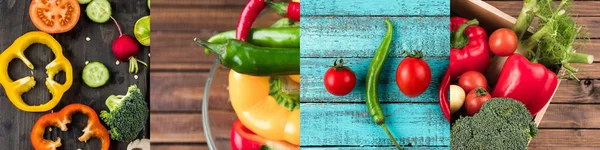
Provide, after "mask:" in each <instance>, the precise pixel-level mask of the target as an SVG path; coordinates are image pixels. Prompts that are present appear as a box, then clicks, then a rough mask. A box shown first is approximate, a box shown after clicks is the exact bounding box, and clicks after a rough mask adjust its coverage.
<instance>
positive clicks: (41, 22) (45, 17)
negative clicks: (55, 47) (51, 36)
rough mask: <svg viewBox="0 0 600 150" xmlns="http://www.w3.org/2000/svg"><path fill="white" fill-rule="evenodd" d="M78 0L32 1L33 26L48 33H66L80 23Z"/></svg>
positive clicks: (30, 14)
mask: <svg viewBox="0 0 600 150" xmlns="http://www.w3.org/2000/svg"><path fill="white" fill-rule="evenodd" d="M79 15H80V10H79V2H77V0H32V1H31V5H29V17H30V18H31V21H32V22H33V25H35V27H37V28H38V29H40V30H41V31H43V32H46V33H64V32H67V31H69V30H71V29H73V27H75V25H76V24H77V21H79Z"/></svg>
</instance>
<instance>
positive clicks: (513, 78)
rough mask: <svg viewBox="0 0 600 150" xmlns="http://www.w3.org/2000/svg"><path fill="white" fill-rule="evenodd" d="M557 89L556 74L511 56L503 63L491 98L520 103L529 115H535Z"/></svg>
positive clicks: (525, 59)
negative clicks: (501, 98) (506, 99)
mask: <svg viewBox="0 0 600 150" xmlns="http://www.w3.org/2000/svg"><path fill="white" fill-rule="evenodd" d="M557 87H558V78H557V77H556V74H554V73H553V72H552V71H550V70H548V69H547V68H546V67H544V66H543V65H541V64H535V63H530V62H529V61H528V60H527V58H525V57H523V56H521V55H519V54H513V55H511V56H509V57H508V59H507V60H506V63H504V68H502V71H501V72H500V77H499V78H498V83H496V87H495V88H494V91H493V92H492V97H507V98H512V99H515V100H518V101H521V102H522V103H523V104H525V106H527V109H528V110H529V112H531V115H535V114H537V113H538V112H539V111H540V110H541V109H542V108H543V107H544V106H545V105H546V104H548V102H550V98H552V95H553V94H554V92H555V91H556V88H557Z"/></svg>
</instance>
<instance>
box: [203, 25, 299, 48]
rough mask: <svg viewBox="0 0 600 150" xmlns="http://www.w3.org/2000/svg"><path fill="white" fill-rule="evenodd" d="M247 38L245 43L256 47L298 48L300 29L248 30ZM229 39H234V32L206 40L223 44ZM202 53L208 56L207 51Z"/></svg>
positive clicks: (227, 32)
mask: <svg viewBox="0 0 600 150" xmlns="http://www.w3.org/2000/svg"><path fill="white" fill-rule="evenodd" d="M247 38H248V39H247V40H248V41H247V42H249V43H252V44H254V45H256V46H262V47H282V48H299V47H300V28H298V27H287V28H254V29H251V30H250V33H249V34H248V37H247ZM229 39H235V30H231V31H226V32H222V33H219V34H216V35H213V36H212V37H211V38H210V39H208V42H209V43H224V42H226V41H227V40H229ZM204 52H206V54H210V52H209V51H208V49H205V50H204Z"/></svg>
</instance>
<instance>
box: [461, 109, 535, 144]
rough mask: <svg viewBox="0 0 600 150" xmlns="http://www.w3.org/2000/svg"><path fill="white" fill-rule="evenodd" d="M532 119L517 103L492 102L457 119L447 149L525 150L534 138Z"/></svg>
mask: <svg viewBox="0 0 600 150" xmlns="http://www.w3.org/2000/svg"><path fill="white" fill-rule="evenodd" d="M532 119H533V117H532V116H531V114H530V113H529V111H528V110H527V108H525V105H523V104H522V103H521V102H519V101H516V100H513V99H510V98H492V99H490V100H488V101H487V102H485V103H484V104H483V106H482V107H481V110H480V111H479V113H477V114H475V116H473V117H461V118H459V119H458V120H457V121H456V122H455V123H454V125H453V126H452V130H451V136H450V143H451V144H450V145H451V149H453V150H454V149H457V150H488V149H527V143H528V142H529V141H530V140H531V139H532V138H533V137H535V136H536V134H537V127H536V125H535V123H534V122H533V121H532Z"/></svg>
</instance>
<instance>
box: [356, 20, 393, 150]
mask: <svg viewBox="0 0 600 150" xmlns="http://www.w3.org/2000/svg"><path fill="white" fill-rule="evenodd" d="M385 23H386V24H387V32H386V33H385V36H384V37H383V41H381V45H379V48H377V51H376V52H375V56H374V57H373V60H371V65H369V71H368V72H367V78H366V80H367V81H366V82H367V83H366V84H367V85H366V88H365V93H366V96H367V100H366V102H367V110H368V111H369V114H371V117H372V118H373V121H375V123H376V124H377V125H379V126H381V128H383V130H384V131H385V133H386V134H387V135H388V136H389V137H390V140H392V143H394V145H395V146H396V148H398V149H402V147H400V145H399V144H398V142H396V139H395V138H394V136H393V135H392V133H391V132H390V130H389V129H388V128H387V126H386V125H385V115H384V114H383V110H382V109H381V106H380V105H379V99H378V98H377V84H378V82H379V74H380V73H381V70H382V68H383V64H384V63H385V58H386V57H387V55H388V52H389V51H390V44H391V42H392V35H393V33H394V28H393V26H392V23H391V22H390V21H389V20H385Z"/></svg>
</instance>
